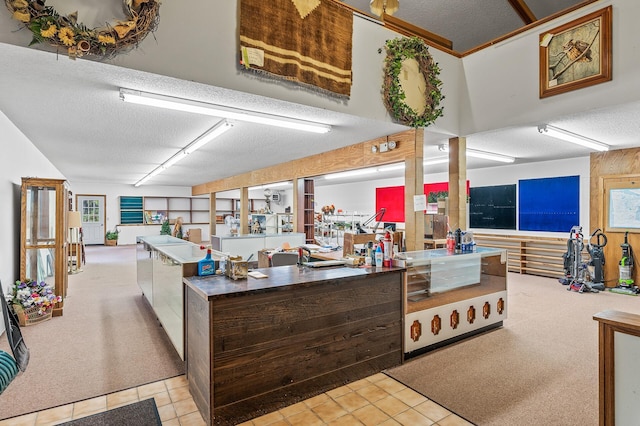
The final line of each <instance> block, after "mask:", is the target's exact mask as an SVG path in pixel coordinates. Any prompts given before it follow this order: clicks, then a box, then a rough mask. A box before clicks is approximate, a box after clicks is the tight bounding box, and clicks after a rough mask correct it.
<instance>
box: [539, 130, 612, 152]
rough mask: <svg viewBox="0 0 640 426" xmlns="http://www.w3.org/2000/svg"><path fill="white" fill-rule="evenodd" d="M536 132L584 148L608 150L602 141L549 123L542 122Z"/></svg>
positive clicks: (607, 146)
mask: <svg viewBox="0 0 640 426" xmlns="http://www.w3.org/2000/svg"><path fill="white" fill-rule="evenodd" d="M538 133H542V134H543V135H546V136H551V137H552V138H556V139H560V140H563V141H566V142H571V143H575V144H577V145H582V146H584V147H586V148H591V149H594V150H596V151H609V145H607V144H606V143H602V142H600V141H597V140H595V139H591V138H588V137H586V136H582V135H579V134H577V133H573V132H570V131H568V130H564V129H560V128H558V127H554V126H552V125H550V124H542V125H540V126H538Z"/></svg>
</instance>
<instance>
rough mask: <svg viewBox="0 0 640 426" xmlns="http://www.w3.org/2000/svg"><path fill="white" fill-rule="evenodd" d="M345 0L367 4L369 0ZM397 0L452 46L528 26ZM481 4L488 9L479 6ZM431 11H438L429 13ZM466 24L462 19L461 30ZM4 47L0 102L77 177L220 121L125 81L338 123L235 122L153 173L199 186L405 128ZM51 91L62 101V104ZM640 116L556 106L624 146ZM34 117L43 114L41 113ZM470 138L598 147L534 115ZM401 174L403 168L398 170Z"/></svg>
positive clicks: (506, 147) (107, 170) (562, 151)
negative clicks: (569, 140)
mask: <svg viewBox="0 0 640 426" xmlns="http://www.w3.org/2000/svg"><path fill="white" fill-rule="evenodd" d="M348 3H353V4H354V5H356V3H359V4H361V7H368V0H361V1H348ZM400 3H401V4H400V11H399V12H398V14H397V16H401V14H404V13H408V14H409V15H411V16H412V17H415V18H417V16H418V12H417V11H421V13H422V15H424V17H425V19H426V18H429V19H431V22H432V23H430V24H429V23H426V22H425V23H424V24H422V25H423V26H424V27H425V28H427V29H428V30H430V31H432V32H435V33H439V34H440V35H443V36H445V37H448V38H450V39H452V40H453V42H454V46H457V45H459V44H461V45H465V44H466V45H468V46H470V47H471V46H476V45H479V44H482V43H484V42H485V41H487V40H488V39H491V38H493V37H495V36H496V32H499V33H502V32H503V31H505V30H506V29H507V28H511V26H514V25H516V26H517V25H522V24H521V23H520V24H519V23H518V22H517V19H514V18H513V16H515V14H513V12H512V8H511V7H510V6H509V4H508V2H507V1H506V0H503V1H498V0H483V1H481V2H480V1H475V2H473V1H468V0H419V1H418V0H401V2H400ZM480 3H481V4H482V10H477V9H474V7H477V4H480ZM527 3H528V4H529V6H530V7H531V9H532V10H533V11H534V13H536V16H541V15H544V14H547V13H553V11H555V10H556V9H558V8H560V6H559V5H569V4H574V3H575V1H568V0H567V1H535V0H527ZM418 5H420V7H418ZM474 5H475V6H474ZM499 6H501V7H499ZM432 8H433V9H432ZM412 10H414V12H412ZM427 10H430V12H428V13H427V12H426V11H427ZM504 15H509V16H510V17H509V18H508V19H506V20H505V22H504V23H499V22H498V21H499V20H498V17H502V16H504ZM511 15H513V16H511ZM435 17H437V19H436V18H435ZM471 17H472V18H471ZM516 18H517V16H516ZM446 22H453V23H455V25H454V24H445V23H446ZM459 25H462V29H460V27H458V26H459ZM456 28H458V29H456ZM497 28H499V30H496V29H497ZM461 50H464V49H461ZM0 57H2V58H3V59H2V61H0V76H3V78H0V93H2V96H0V111H2V112H3V113H4V114H5V115H6V116H7V117H8V118H9V119H10V120H11V121H12V122H13V123H14V124H15V125H16V126H17V127H18V129H20V130H21V131H22V132H23V133H24V134H25V135H26V137H27V138H29V139H30V140H31V141H32V142H33V143H34V145H35V146H36V147H37V148H38V149H39V150H40V151H42V153H43V154H44V155H45V156H46V157H47V158H49V159H50V160H51V162H52V163H53V164H54V165H55V166H56V167H57V168H58V169H59V170H60V171H61V172H62V173H63V174H64V175H65V176H66V177H67V179H69V181H70V182H71V183H72V185H73V183H74V182H83V183H86V182H100V183H117V184H133V183H135V182H136V181H137V180H139V179H140V178H142V177H143V176H144V175H145V174H147V173H149V172H150V171H151V170H153V169H154V168H155V167H157V166H158V165H159V164H161V163H162V162H163V161H165V160H167V159H168V158H169V157H170V156H172V155H173V154H175V153H176V152H177V151H178V150H179V149H180V148H182V147H184V146H185V145H186V144H187V143H188V142H189V141H191V140H193V139H194V138H195V137H197V136H198V135H200V134H202V133H203V132H204V131H206V130H207V129H208V128H210V127H211V126H213V125H214V124H215V123H216V122H217V121H218V120H219V119H218V118H215V117H203V116H198V115H193V114H188V113H180V112H170V111H166V110H161V109H156V108H151V107H141V106H139V105H131V104H125V103H123V102H122V101H120V99H119V96H118V89H119V88H120V87H126V88H132V89H139V90H147V91H151V92H156V93H166V94H173V95H174V96H182V97H185V98H190V99H196V100H205V101H209V102H212V100H215V102H216V103H219V104H223V105H229V106H234V107H245V108H250V109H254V110H258V111H264V112H270V113H276V114H281V115H287V116H292V117H298V118H303V119H307V120H317V121H320V122H325V123H330V124H332V125H334V128H333V130H332V131H331V132H330V133H328V134H326V135H310V134H306V133H305V134H301V133H300V132H297V131H292V130H291V131H287V130H283V129H275V128H270V127H266V126H259V125H255V124H248V123H236V126H235V127H234V128H233V129H232V131H230V132H227V133H226V134H224V135H223V136H222V137H220V138H218V139H216V140H215V141H213V142H212V143H210V144H208V145H207V146H206V147H204V148H203V149H201V150H200V151H198V152H197V153H196V154H195V155H191V156H189V157H188V158H187V159H185V160H183V161H182V162H180V163H178V164H177V165H175V166H174V167H172V168H170V169H169V170H167V171H165V172H163V173H161V174H160V175H158V176H157V177H155V178H154V179H152V180H151V181H149V182H148V184H149V185H178V186H193V185H197V184H201V183H204V182H209V181H213V180H217V179H221V178H224V177H228V176H233V175H236V174H238V173H243V172H247V171H251V170H256V169H260V168H262V167H266V166H272V165H277V164H281V163H284V162H287V161H289V160H292V159H297V158H302V157H306V156H309V155H312V154H317V153H321V152H325V151H329V150H332V149H336V148H339V147H342V146H346V145H351V144H354V143H357V142H361V141H365V140H369V139H374V138H377V137H380V136H384V135H388V134H392V133H396V132H399V131H402V130H404V129H406V127H404V126H401V125H398V124H393V123H389V122H382V121H373V120H368V119H363V118H359V117H354V116H350V115H346V114H340V113H336V112H333V111H330V110H327V109H318V108H312V107H308V106H305V105H297V104H291V103H288V102H282V101H278V100H274V99H269V98H265V97H260V96H255V95H251V94H247V93H240V92H235V91H231V90H227V89H221V88H218V87H213V86H206V85H202V84H196V83H192V82H189V81H185V80H177V79H173V78H168V77H161V76H157V75H151V74H148V73H144V72H139V71H132V70H128V69H125V68H121V67H115V66H111V65H108V64H102V63H98V62H93V61H88V60H77V61H69V60H61V58H59V57H57V56H56V55H55V54H51V53H46V52H42V51H39V50H35V49H30V48H25V47H18V46H13V45H9V44H0ZM42 70H47V74H46V78H43V75H42ZM51 100H55V103H54V102H52V101H51ZM638 116H640V102H637V103H633V104H630V105H623V106H619V107H615V108H610V109H607V110H599V111H591V112H588V113H584V114H579V115H575V116H570V117H557V119H556V120H555V121H554V123H553V124H556V125H558V126H561V127H563V128H565V129H567V130H573V131H576V132H580V133H584V134H589V135H590V136H591V137H594V138H601V139H602V140H603V141H606V142H610V141H612V140H615V143H613V142H612V145H613V146H614V147H615V148H622V147H629V146H636V145H637V136H636V135H638V134H639V133H640V128H639V125H638V120H637V117H638ZM34 117H37V118H38V119H37V120H34ZM113 123H116V124H115V125H114V124H113ZM447 138H448V136H446V135H440V134H434V133H432V132H431V131H430V130H429V129H427V131H426V133H425V158H433V157H442V156H443V153H441V152H439V151H438V148H437V147H438V145H439V144H441V143H446V142H447ZM541 139H542V140H541ZM514 141H518V143H514ZM467 145H468V147H469V148H475V149H481V150H486V151H494V152H501V153H504V154H507V155H512V156H515V157H518V160H517V163H516V164H521V163H526V162H535V161H544V160H549V159H559V158H572V157H581V156H588V155H589V151H588V150H586V149H583V148H580V147H577V146H576V147H574V146H571V145H569V144H566V145H559V144H558V143H557V142H554V140H552V139H550V138H542V137H540V135H538V133H537V131H536V127H535V125H534V124H533V123H532V124H531V126H523V127H519V128H509V129H496V130H492V131H489V132H486V133H483V134H475V135H467ZM496 165H499V164H497V163H495V162H491V161H487V160H477V159H471V158H469V159H468V163H467V166H468V168H469V169H474V168H481V167H494V166H496ZM446 171H447V165H446V164H441V165H437V166H429V167H428V168H427V172H430V173H439V172H446ZM395 173H396V176H397V175H398V172H395ZM391 176H393V174H392V173H389V174H387V175H384V174H378V175H377V177H379V178H383V177H391ZM334 182H335V181H334ZM318 184H322V183H321V182H318Z"/></svg>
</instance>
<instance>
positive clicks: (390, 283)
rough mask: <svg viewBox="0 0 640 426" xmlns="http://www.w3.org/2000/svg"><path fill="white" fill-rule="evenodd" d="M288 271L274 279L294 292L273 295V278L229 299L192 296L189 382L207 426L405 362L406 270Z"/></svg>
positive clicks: (255, 413) (279, 290)
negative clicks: (268, 284) (285, 282)
mask: <svg viewBox="0 0 640 426" xmlns="http://www.w3.org/2000/svg"><path fill="white" fill-rule="evenodd" d="M292 269H293V268H289V267H283V268H282V269H280V268H272V271H271V272H274V271H276V270H279V271H280V272H281V273H282V274H281V275H282V277H281V278H282V279H284V277H289V278H292V277H294V278H296V279H298V280H299V281H300V282H299V283H298V284H295V285H293V284H292V285H288V286H285V287H281V286H278V284H277V283H278V282H279V281H278V279H279V278H278V274H271V275H270V278H269V279H268V280H266V281H268V282H271V283H272V285H273V287H266V288H264V289H263V290H258V291H251V292H243V293H237V292H233V293H232V294H230V295H228V297H223V296H218V297H215V296H209V297H208V298H207V297H204V294H202V293H201V292H196V291H195V290H193V289H191V288H190V287H191V286H189V290H188V292H187V296H186V303H187V310H188V312H187V313H186V319H187V321H188V322H189V323H192V322H193V324H188V326H187V357H186V359H187V377H188V379H189V383H190V388H191V387H193V388H194V391H193V394H194V400H195V401H196V405H197V406H198V408H199V410H200V412H201V413H203V417H206V416H207V415H208V416H209V418H208V419H206V418H205V420H206V421H207V423H208V424H237V423H239V422H242V421H245V420H248V419H249V418H252V417H255V416H258V415H260V414H264V413H266V412H270V411H272V410H275V409H278V408H281V407H283V406H286V405H290V404H292V403H295V402H298V401H301V400H303V399H306V398H309V397H311V396H314V395H317V394H319V393H322V392H324V391H327V390H329V389H332V388H335V387H337V386H340V385H343V384H346V383H349V382H353V381H355V380H359V379H361V378H364V377H367V376H369V375H371V374H374V373H376V372H380V371H382V370H383V369H385V368H390V367H392V366H394V365H398V364H400V363H401V362H402V320H403V302H402V300H403V297H402V293H403V276H404V275H403V270H401V269H399V270H390V271H388V272H386V273H385V272H383V273H370V274H363V273H361V271H359V270H355V269H349V268H347V269H345V268H337V269H334V270H331V269H329V270H326V271H314V270H309V271H308V274H304V273H300V272H299V271H298V269H297V268H295V272H296V273H295V274H294V273H293V272H291V271H292ZM291 274H293V275H291ZM339 276H340V277H342V278H338V277H339ZM304 277H307V278H306V280H302V278H304ZM313 277H317V278H315V279H314V278H313ZM318 278H319V279H320V281H316V280H317V279H318ZM189 280H190V281H189V283H191V285H195V284H197V282H198V283H199V282H200V281H206V282H207V283H208V282H209V281H212V284H211V285H215V286H216V288H219V287H220V286H221V285H223V282H221V281H219V280H204V279H200V281H199V279H198V277H191V278H190V279H189ZM214 281H215V282H214ZM223 281H224V282H226V281H225V280H223ZM294 281H295V280H294ZM294 281H289V282H292V283H293V282H294ZM256 282H258V281H256ZM259 282H264V280H262V281H259ZM201 284H202V283H201ZM231 284H233V285H234V286H236V285H237V283H236V282H233V283H231ZM231 284H229V285H231ZM203 291H204V292H205V293H206V289H203ZM204 306H206V309H205V308H204ZM204 310H206V311H207V312H208V314H207V312H204ZM202 322H206V323H207V324H210V328H207V326H206V325H203V324H202ZM205 333H208V336H207V335H204V334H205ZM195 376H198V377H195ZM207 380H210V383H209V387H208V386H207V385H208V384H207ZM207 392H209V393H207ZM207 395H208V399H207ZM212 413H215V416H213V415H212Z"/></svg>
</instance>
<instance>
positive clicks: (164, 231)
mask: <svg viewBox="0 0 640 426" xmlns="http://www.w3.org/2000/svg"><path fill="white" fill-rule="evenodd" d="M160 235H171V226H170V225H169V219H167V220H165V221H164V222H162V228H160Z"/></svg>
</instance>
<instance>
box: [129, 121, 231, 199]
mask: <svg viewBox="0 0 640 426" xmlns="http://www.w3.org/2000/svg"><path fill="white" fill-rule="evenodd" d="M232 127H233V124H232V123H230V122H228V121H227V120H222V121H220V122H218V123H216V125H215V126H213V127H211V128H210V129H209V130H207V131H206V132H204V133H203V134H201V135H200V136H198V137H197V138H195V139H194V140H193V142H191V143H190V144H189V145H187V146H185V147H184V148H182V149H181V150H180V151H178V152H177V153H176V154H174V155H172V156H171V157H170V158H169V159H168V160H167V161H165V162H164V163H162V164H160V165H159V166H158V167H156V168H155V169H153V170H152V171H151V173H149V174H147V175H146V176H145V177H143V178H142V179H140V180H139V181H138V182H136V183H135V184H134V185H133V186H135V187H138V186H140V185H142V184H143V183H145V182H147V181H148V180H149V179H151V178H152V177H154V176H157V175H158V174H160V173H162V172H163V171H164V170H167V169H168V168H169V167H171V166H173V165H174V164H176V163H177V162H178V161H180V160H182V159H184V158H186V157H187V155H189V154H192V153H193V152H195V151H196V150H198V149H200V148H202V147H203V146H205V145H206V144H208V143H209V142H211V141H212V140H214V139H215V138H217V137H218V136H220V135H222V134H223V133H225V132H226V131H227V130H229V129H231V128H232Z"/></svg>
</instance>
